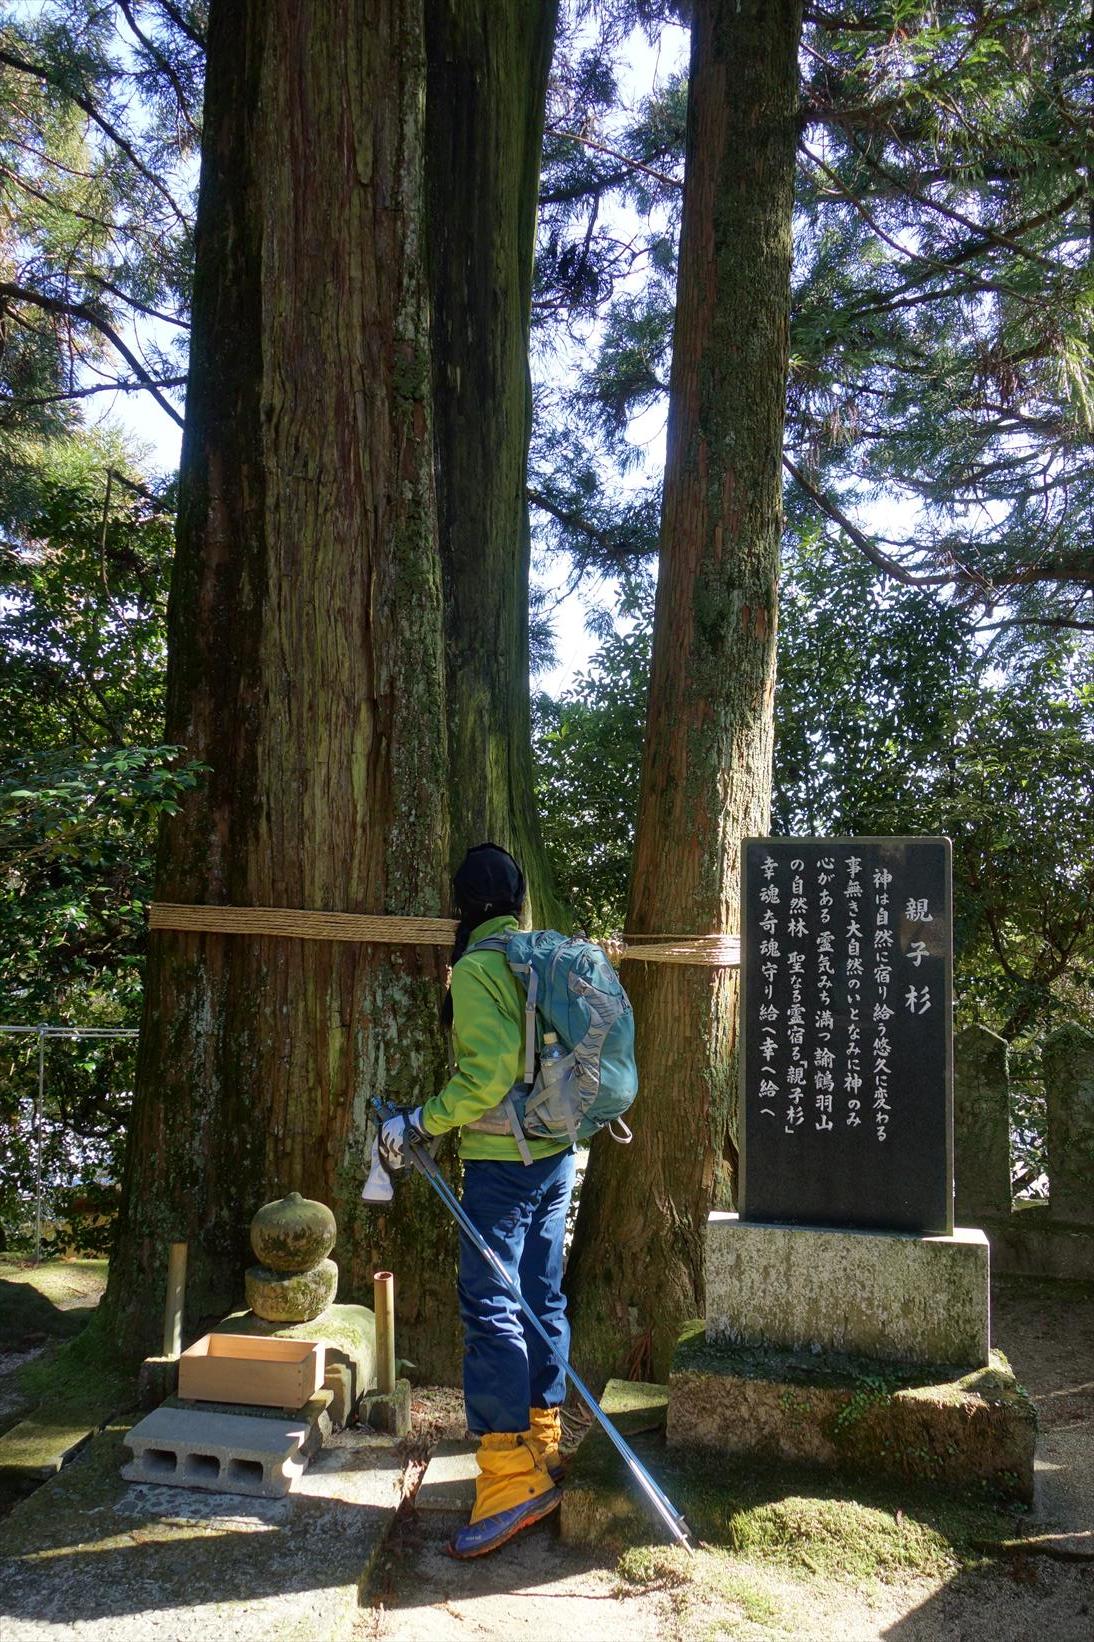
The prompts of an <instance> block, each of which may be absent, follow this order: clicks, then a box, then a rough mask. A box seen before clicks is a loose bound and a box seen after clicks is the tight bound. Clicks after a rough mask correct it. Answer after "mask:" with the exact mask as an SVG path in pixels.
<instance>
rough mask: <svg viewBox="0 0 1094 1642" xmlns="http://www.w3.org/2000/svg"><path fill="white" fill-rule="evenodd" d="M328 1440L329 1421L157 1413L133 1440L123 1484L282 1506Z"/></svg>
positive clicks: (135, 1429)
mask: <svg viewBox="0 0 1094 1642" xmlns="http://www.w3.org/2000/svg"><path fill="white" fill-rule="evenodd" d="M329 1435H330V1421H329V1419H328V1418H327V1416H326V1415H325V1414H323V1415H320V1416H319V1418H318V1419H316V1420H313V1421H311V1422H310V1423H306V1422H305V1421H303V1420H300V1419H292V1420H272V1419H262V1418H256V1417H255V1416H253V1415H250V1414H211V1413H207V1412H205V1411H204V1410H202V1411H201V1412H200V1413H199V1412H196V1411H195V1410H191V1409H187V1408H157V1409H154V1410H153V1412H152V1413H151V1414H148V1415H147V1416H146V1417H145V1418H144V1419H143V1420H141V1422H140V1424H139V1425H135V1426H134V1427H133V1429H132V1430H131V1431H130V1432H128V1433H127V1435H126V1437H125V1444H126V1447H127V1448H129V1449H131V1450H132V1453H133V1458H132V1459H131V1460H130V1461H129V1463H128V1464H126V1465H123V1467H122V1476H123V1477H125V1478H126V1480H127V1481H129V1482H148V1483H156V1484H164V1483H167V1484H171V1485H174V1486H177V1487H180V1488H205V1489H209V1490H211V1491H213V1492H215V1493H223V1494H249V1495H253V1496H257V1497H258V1498H261V1499H277V1498H279V1497H280V1496H281V1495H283V1494H287V1493H289V1492H291V1490H292V1488H293V1487H294V1485H295V1484H296V1483H297V1482H298V1481H299V1480H300V1478H301V1477H302V1476H303V1474H304V1469H305V1467H306V1466H307V1463H308V1460H309V1459H310V1458H311V1456H312V1454H314V1453H315V1451H316V1450H317V1449H318V1448H320V1447H321V1446H322V1443H323V1439H324V1437H327V1436H329Z"/></svg>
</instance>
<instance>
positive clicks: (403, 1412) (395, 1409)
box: [357, 1380, 410, 1437]
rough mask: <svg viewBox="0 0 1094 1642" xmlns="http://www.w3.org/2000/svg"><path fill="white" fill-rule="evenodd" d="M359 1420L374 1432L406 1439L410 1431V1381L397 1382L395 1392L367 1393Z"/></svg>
mask: <svg viewBox="0 0 1094 1642" xmlns="http://www.w3.org/2000/svg"><path fill="white" fill-rule="evenodd" d="M357 1418H358V1419H359V1420H360V1421H361V1423H362V1424H363V1425H371V1426H372V1428H373V1430H374V1431H386V1432H388V1433H389V1434H390V1435H391V1436H393V1437H405V1436H406V1434H407V1432H408V1431H409V1430H410V1381H409V1380H396V1382H395V1390H394V1391H366V1392H365V1395H364V1396H363V1397H362V1398H361V1402H360V1405H359V1407H358V1410H357Z"/></svg>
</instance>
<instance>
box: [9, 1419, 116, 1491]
mask: <svg viewBox="0 0 1094 1642" xmlns="http://www.w3.org/2000/svg"><path fill="white" fill-rule="evenodd" d="M108 1414H109V1410H107V1411H104V1414H103V1418H102V1419H101V1420H94V1419H92V1420H88V1419H86V1418H85V1419H81V1420H55V1419H49V1418H48V1417H44V1418H39V1417H38V1416H35V1415H31V1417H30V1418H29V1419H26V1420H20V1421H19V1423H18V1425H13V1426H12V1428H11V1430H10V1431H5V1432H4V1435H3V1436H2V1437H0V1487H2V1489H3V1492H4V1493H5V1494H8V1495H12V1494H19V1493H27V1492H29V1491H30V1489H32V1488H34V1487H36V1486H37V1485H38V1483H40V1482H43V1481H44V1480H45V1478H46V1477H52V1476H53V1475H54V1473H55V1472H57V1471H59V1470H60V1469H61V1467H62V1465H67V1463H68V1461H69V1460H70V1459H72V1457H73V1455H75V1454H78V1453H79V1451H80V1449H81V1448H82V1447H83V1446H84V1444H85V1443H86V1442H89V1441H90V1440H91V1438H92V1437H93V1436H94V1435H95V1433H96V1431H99V1430H101V1428H102V1425H103V1424H104V1423H105V1420H106V1418H107V1417H108Z"/></svg>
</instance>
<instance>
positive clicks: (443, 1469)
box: [414, 1441, 479, 1513]
mask: <svg viewBox="0 0 1094 1642" xmlns="http://www.w3.org/2000/svg"><path fill="white" fill-rule="evenodd" d="M476 1448H477V1444H476V1443H473V1442H455V1441H448V1442H439V1443H438V1444H437V1446H436V1448H435V1449H434V1450H433V1453H432V1454H431V1456H430V1460H429V1464H428V1465H427V1466H426V1471H425V1476H424V1477H423V1478H422V1480H421V1482H420V1484H419V1485H418V1492H417V1494H416V1495H415V1496H414V1506H415V1509H416V1510H418V1511H458V1512H461V1513H463V1512H470V1510H471V1507H472V1506H473V1505H474V1503H475V1480H476V1478H477V1477H478V1474H479V1464H478V1460H477V1459H476V1458H475V1452H476Z"/></svg>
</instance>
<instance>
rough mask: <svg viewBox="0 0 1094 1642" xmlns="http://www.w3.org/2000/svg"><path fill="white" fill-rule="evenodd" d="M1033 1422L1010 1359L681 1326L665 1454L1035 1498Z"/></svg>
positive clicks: (671, 1380) (699, 1325) (700, 1325)
mask: <svg viewBox="0 0 1094 1642" xmlns="http://www.w3.org/2000/svg"><path fill="white" fill-rule="evenodd" d="M1035 1435H1036V1416H1035V1414H1034V1411H1033V1407H1032V1404H1031V1403H1030V1401H1029V1399H1028V1397H1027V1396H1026V1394H1025V1393H1024V1392H1023V1391H1022V1390H1021V1389H1020V1387H1019V1386H1018V1385H1017V1383H1016V1381H1015V1379H1014V1375H1013V1374H1012V1373H1011V1371H1010V1367H1009V1365H1008V1363H1007V1360H1006V1358H1005V1357H1003V1356H1002V1354H1001V1353H999V1352H992V1353H991V1358H990V1363H989V1364H988V1365H987V1366H986V1367H984V1368H979V1369H973V1370H971V1371H965V1372H963V1371H962V1370H961V1369H958V1368H955V1369H953V1370H949V1371H947V1370H944V1369H938V1368H933V1369H922V1368H921V1369H917V1368H915V1367H912V1366H910V1365H909V1364H907V1363H891V1364H890V1363H885V1362H883V1361H879V1360H878V1359H876V1358H866V1357H855V1356H850V1355H840V1354H837V1353H831V1352H826V1353H825V1354H824V1355H823V1356H822V1357H818V1356H816V1355H815V1354H813V1353H812V1352H809V1351H799V1352H791V1351H780V1350H777V1349H775V1348H772V1347H746V1346H731V1345H723V1344H718V1343H713V1342H709V1341H708V1340H707V1339H706V1336H705V1332H704V1325H703V1323H702V1322H701V1321H700V1322H694V1323H690V1324H688V1326H687V1328H685V1330H684V1332H683V1334H682V1335H681V1337H680V1342H679V1345H678V1346H677V1349H676V1353H675V1356H674V1358H673V1364H672V1372H671V1375H670V1378H669V1397H668V1424H667V1441H668V1444H669V1447H670V1448H674V1447H676V1448H684V1449H687V1448H692V1449H701V1450H704V1451H706V1452H708V1453H717V1454H731V1455H739V1456H744V1455H747V1456H750V1457H752V1458H758V1459H763V1460H773V1461H779V1462H783V1463H791V1464H794V1463H797V1464H804V1465H816V1466H821V1467H825V1468H832V1469H837V1470H841V1471H848V1472H859V1473H866V1472H869V1473H871V1474H875V1475H880V1476H899V1477H911V1478H917V1479H919V1480H922V1481H926V1482H930V1483H933V1484H935V1485H937V1486H940V1487H944V1488H946V1489H955V1490H967V1489H968V1488H969V1487H970V1486H981V1487H985V1488H988V1489H991V1490H992V1491H994V1492H997V1493H1001V1494H1005V1495H1006V1496H1008V1497H1009V1498H1013V1499H1017V1500H1022V1501H1024V1502H1026V1503H1028V1502H1029V1501H1031V1500H1032V1498H1033V1448H1034V1439H1035Z"/></svg>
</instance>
